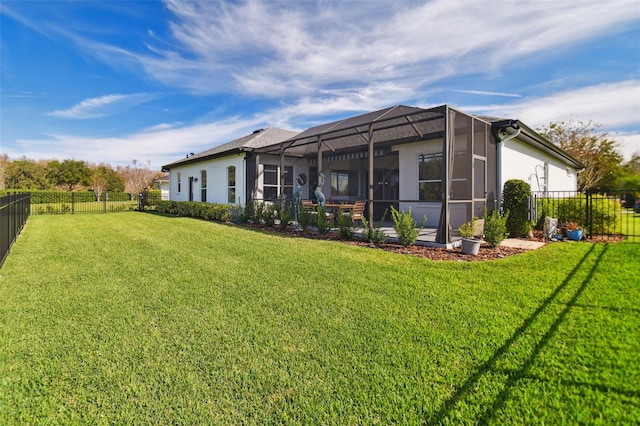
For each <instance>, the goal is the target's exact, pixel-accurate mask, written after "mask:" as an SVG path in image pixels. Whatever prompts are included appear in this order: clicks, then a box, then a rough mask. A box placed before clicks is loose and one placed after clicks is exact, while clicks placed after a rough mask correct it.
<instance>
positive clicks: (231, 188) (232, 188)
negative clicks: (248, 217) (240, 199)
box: [227, 166, 237, 204]
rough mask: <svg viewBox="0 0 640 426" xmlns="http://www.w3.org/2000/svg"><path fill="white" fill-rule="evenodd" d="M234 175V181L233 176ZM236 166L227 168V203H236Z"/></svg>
mask: <svg viewBox="0 0 640 426" xmlns="http://www.w3.org/2000/svg"><path fill="white" fill-rule="evenodd" d="M231 173H233V179H232V176H231ZM236 183H237V179H236V166H227V203H229V204H235V203H236Z"/></svg>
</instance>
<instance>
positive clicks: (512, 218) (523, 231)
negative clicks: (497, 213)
mask: <svg viewBox="0 0 640 426" xmlns="http://www.w3.org/2000/svg"><path fill="white" fill-rule="evenodd" d="M529 196H531V186H530V185H529V184H528V183H527V182H525V181H523V180H519V179H510V180H508V181H506V182H505V183H504V188H503V190H502V209H503V211H504V214H505V216H506V217H507V223H506V225H507V231H509V235H511V236H512V237H524V236H526V235H527V234H528V233H529V231H531V223H530V222H529V219H528V217H527V216H528V206H527V198H528V197H529Z"/></svg>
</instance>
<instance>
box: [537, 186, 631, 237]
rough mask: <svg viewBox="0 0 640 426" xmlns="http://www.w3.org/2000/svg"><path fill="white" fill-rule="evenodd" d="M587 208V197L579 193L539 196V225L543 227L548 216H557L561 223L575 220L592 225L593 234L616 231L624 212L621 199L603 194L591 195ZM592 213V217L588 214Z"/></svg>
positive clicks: (540, 227) (585, 224) (582, 224)
mask: <svg viewBox="0 0 640 426" xmlns="http://www.w3.org/2000/svg"><path fill="white" fill-rule="evenodd" d="M589 203H590V206H589V208H587V207H588V206H587V197H586V196H585V195H584V194H579V195H577V196H575V197H569V198H538V200H537V204H538V212H539V214H538V218H539V220H538V225H537V228H539V229H542V224H543V223H544V218H545V217H546V216H549V217H553V218H557V219H558V223H559V224H563V223H567V222H575V223H577V224H579V225H581V226H589V225H590V226H591V229H590V231H591V233H592V234H593V235H606V234H610V233H612V232H615V231H616V229H617V221H618V219H619V217H620V214H621V212H622V206H621V205H620V202H619V200H617V199H612V198H609V197H606V196H602V195H591V196H590V200H589ZM588 214H590V217H587V215H588Z"/></svg>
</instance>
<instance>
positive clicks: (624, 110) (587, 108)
mask: <svg viewBox="0 0 640 426" xmlns="http://www.w3.org/2000/svg"><path fill="white" fill-rule="evenodd" d="M460 108H461V109H462V110H463V111H469V112H473V113H477V114H488V115H493V116H498V117H504V118H514V119H519V120H522V121H523V122H524V123H526V124H527V125H529V126H530V127H532V128H540V127H543V126H547V125H549V123H551V122H557V121H567V120H577V121H583V122H588V121H593V122H594V123H597V124H601V125H602V126H603V130H605V131H608V132H610V135H611V136H612V137H615V138H616V139H618V140H619V141H620V142H621V147H620V151H621V152H623V154H624V155H625V158H626V159H627V160H628V159H629V158H631V155H632V154H633V153H634V152H635V151H640V143H639V140H640V134H638V133H637V132H633V131H632V132H625V131H622V130H620V129H625V128H635V129H637V128H638V127H640V81H638V80H627V81H620V82H615V83H604V84H598V85H594V86H588V87H583V88H580V89H576V90H569V91H566V92H559V93H555V94H552V95H549V96H546V97H541V98H534V99H525V100H522V101H520V102H517V103H512V104H501V105H468V106H462V107H460Z"/></svg>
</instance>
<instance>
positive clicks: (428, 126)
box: [260, 105, 446, 156]
mask: <svg viewBox="0 0 640 426" xmlns="http://www.w3.org/2000/svg"><path fill="white" fill-rule="evenodd" d="M445 111H446V106H444V105H443V106H439V107H434V108H429V109H424V108H416V107H409V106H405V105H396V106H393V107H389V108H385V109H382V110H379V111H373V112H369V113H366V114H362V115H358V116H355V117H350V118H346V119H344V120H338V121H334V122H331V123H327V124H321V125H319V126H315V127H312V128H310V129H307V130H305V131H304V132H302V133H300V134H298V135H296V136H293V137H292V138H290V139H289V140H287V141H285V142H283V143H282V146H284V147H286V150H287V151H286V152H287V155H300V156H304V155H314V153H315V152H317V144H318V142H319V141H322V142H323V143H325V144H326V145H327V146H328V147H329V148H330V149H331V150H339V149H349V148H356V147H358V146H363V145H365V146H366V145H367V144H368V133H369V130H370V129H372V130H374V132H373V142H374V143H376V144H378V143H383V142H398V141H409V140H412V139H415V140H420V139H422V138H423V137H425V135H429V134H435V133H437V132H443V131H444V125H445V122H444V117H445ZM278 150H279V147H278V146H275V145H274V146H271V147H266V148H263V149H260V152H265V153H268V152H271V153H275V152H277V151H278Z"/></svg>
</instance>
